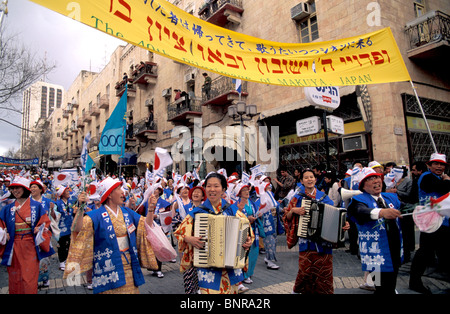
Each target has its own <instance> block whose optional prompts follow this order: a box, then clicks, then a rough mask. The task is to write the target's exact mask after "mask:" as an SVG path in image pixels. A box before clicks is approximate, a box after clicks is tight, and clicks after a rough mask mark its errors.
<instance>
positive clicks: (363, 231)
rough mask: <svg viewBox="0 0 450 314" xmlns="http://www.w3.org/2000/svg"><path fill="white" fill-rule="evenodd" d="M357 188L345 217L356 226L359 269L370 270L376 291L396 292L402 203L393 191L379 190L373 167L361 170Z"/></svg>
mask: <svg viewBox="0 0 450 314" xmlns="http://www.w3.org/2000/svg"><path fill="white" fill-rule="evenodd" d="M360 178H361V180H360V183H359V190H360V191H361V192H363V193H362V194H360V195H356V196H354V197H353V198H352V200H351V202H350V205H349V206H348V216H349V218H350V219H352V220H353V221H355V223H356V225H357V228H358V237H359V251H360V254H361V264H362V268H363V269H362V270H363V271H367V272H370V273H371V275H372V276H373V280H374V283H375V293H376V294H395V293H396V290H395V287H396V282H397V274H398V270H399V268H400V265H401V262H402V235H401V229H400V225H399V218H401V213H400V210H399V209H400V207H401V203H400V200H399V199H398V197H397V194H394V193H382V188H383V184H382V183H383V182H382V180H381V174H380V173H377V172H375V170H373V169H372V168H364V169H362V170H361V172H360Z"/></svg>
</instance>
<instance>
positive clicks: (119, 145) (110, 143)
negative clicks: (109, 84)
mask: <svg viewBox="0 0 450 314" xmlns="http://www.w3.org/2000/svg"><path fill="white" fill-rule="evenodd" d="M127 100H128V86H127V87H126V89H125V93H124V94H123V95H122V97H121V98H120V100H119V102H118V103H117V106H116V108H115V109H114V111H113V113H112V114H111V116H110V117H109V119H108V122H106V125H105V128H104V129H103V132H102V136H101V138H100V143H99V144H98V150H99V153H100V155H121V156H123V154H124V153H125V132H126V128H127V119H126V112H127Z"/></svg>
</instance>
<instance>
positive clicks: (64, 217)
mask: <svg viewBox="0 0 450 314" xmlns="http://www.w3.org/2000/svg"><path fill="white" fill-rule="evenodd" d="M55 204H56V211H57V212H58V213H60V214H61V218H60V219H59V230H61V233H60V235H59V236H60V237H63V236H66V235H70V234H71V227H72V223H73V217H74V214H73V205H74V204H75V201H74V200H71V199H69V200H68V201H67V203H64V201H63V200H62V199H59V200H57V201H56V203H55Z"/></svg>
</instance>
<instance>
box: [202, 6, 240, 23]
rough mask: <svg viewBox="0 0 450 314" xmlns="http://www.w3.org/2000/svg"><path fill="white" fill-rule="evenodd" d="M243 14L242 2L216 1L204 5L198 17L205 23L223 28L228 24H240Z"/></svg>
mask: <svg viewBox="0 0 450 314" xmlns="http://www.w3.org/2000/svg"><path fill="white" fill-rule="evenodd" d="M243 12H244V9H243V6H242V0H214V1H211V2H207V3H205V4H203V6H201V7H200V10H199V12H198V15H199V16H200V18H201V19H203V20H205V21H208V22H210V23H212V24H215V25H218V26H221V27H223V26H225V25H226V24H227V23H228V22H231V23H234V24H240V23H241V15H242V13H243Z"/></svg>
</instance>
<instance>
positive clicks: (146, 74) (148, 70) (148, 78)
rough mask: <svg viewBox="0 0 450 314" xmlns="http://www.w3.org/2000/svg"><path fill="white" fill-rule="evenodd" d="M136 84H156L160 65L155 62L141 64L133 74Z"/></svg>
mask: <svg viewBox="0 0 450 314" xmlns="http://www.w3.org/2000/svg"><path fill="white" fill-rule="evenodd" d="M132 77H133V83H134V84H144V85H146V84H156V79H157V78H158V65H157V64H156V63H154V62H145V63H141V64H140V65H139V66H138V67H137V68H136V70H134V71H133V73H132Z"/></svg>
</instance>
